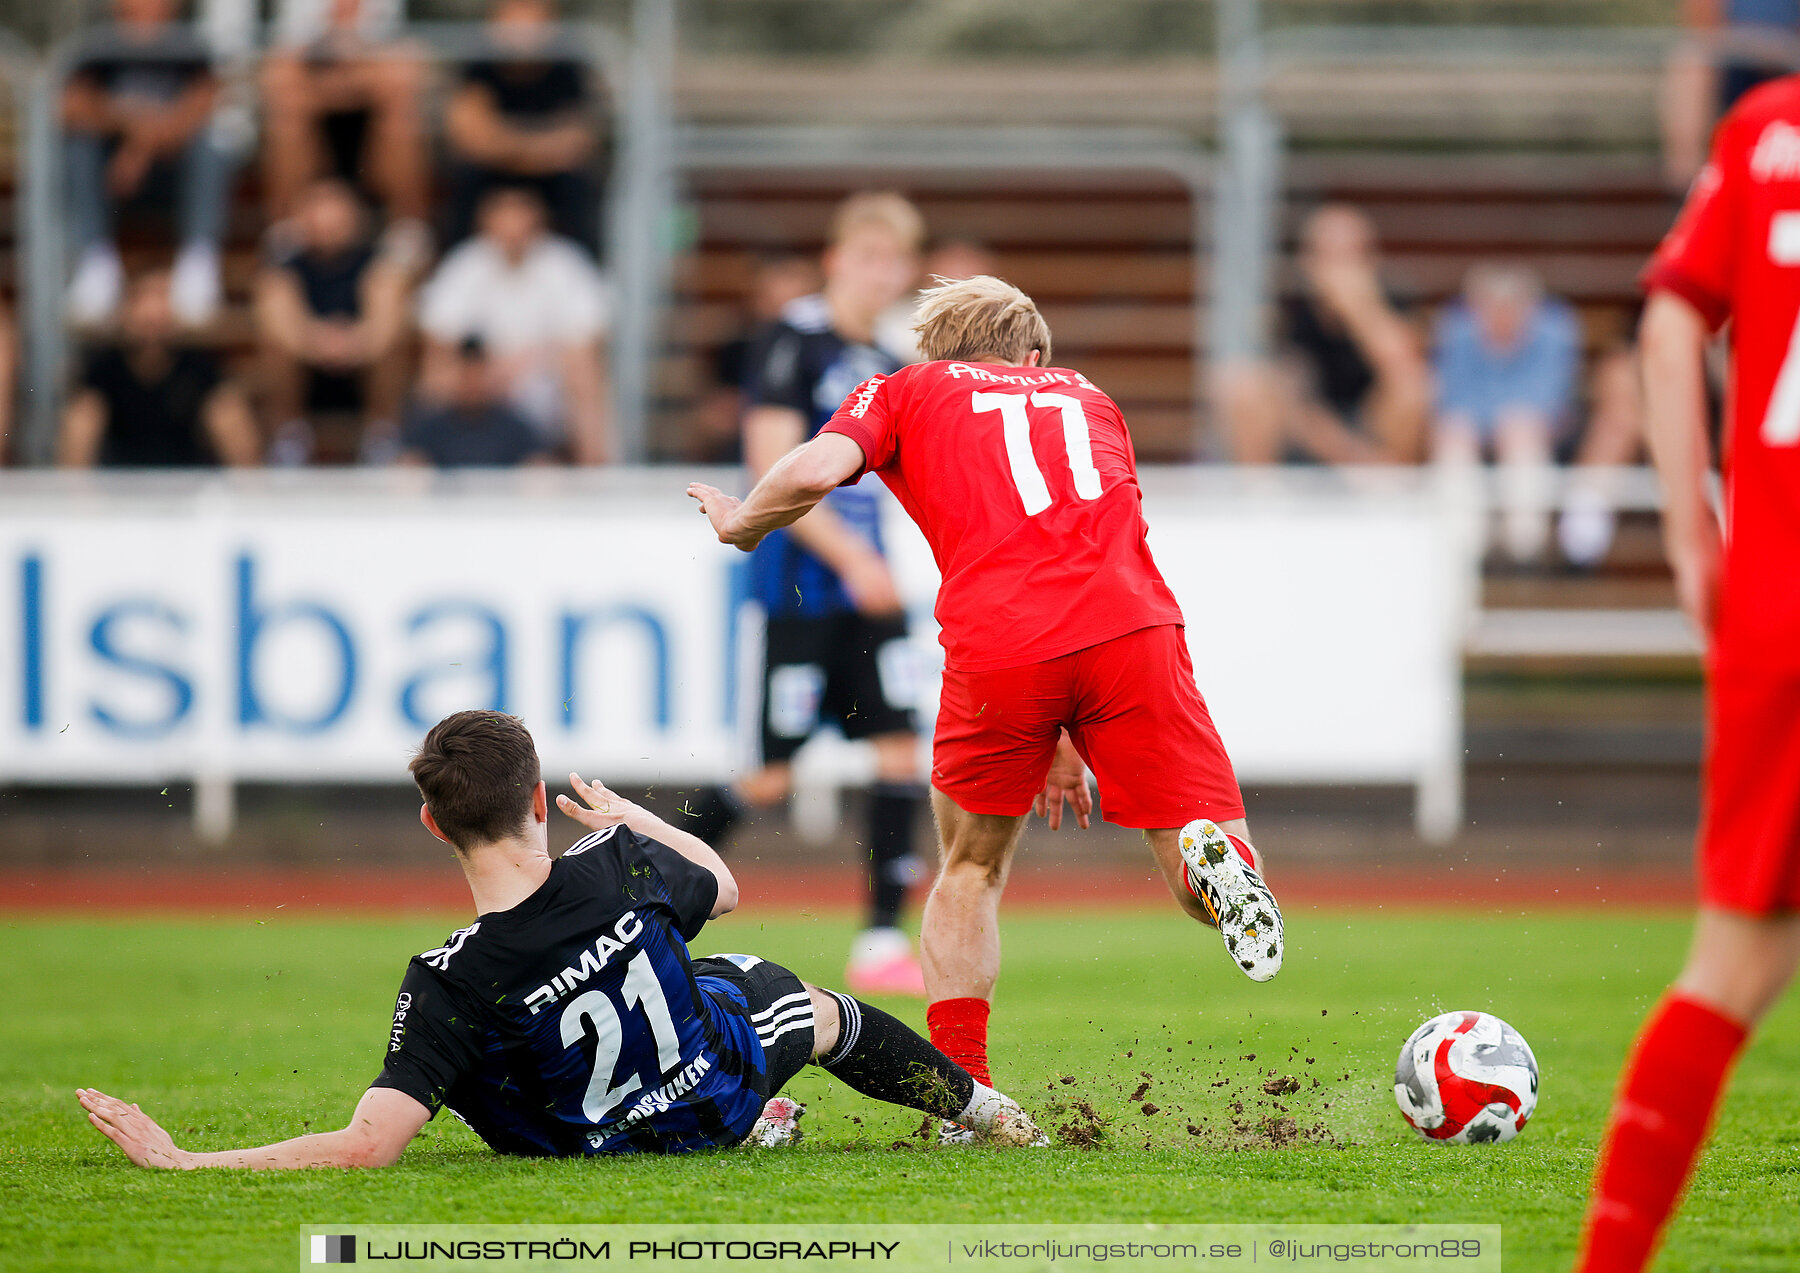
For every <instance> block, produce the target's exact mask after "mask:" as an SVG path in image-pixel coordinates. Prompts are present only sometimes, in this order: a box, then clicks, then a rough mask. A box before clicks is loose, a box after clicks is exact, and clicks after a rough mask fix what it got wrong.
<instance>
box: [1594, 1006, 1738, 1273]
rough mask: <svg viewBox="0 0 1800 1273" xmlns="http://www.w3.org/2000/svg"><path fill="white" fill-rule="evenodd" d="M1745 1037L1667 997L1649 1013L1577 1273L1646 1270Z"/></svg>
mask: <svg viewBox="0 0 1800 1273" xmlns="http://www.w3.org/2000/svg"><path fill="white" fill-rule="evenodd" d="M1748 1034H1749V1031H1748V1030H1746V1029H1745V1028H1744V1027H1743V1026H1742V1025H1740V1024H1739V1023H1738V1022H1736V1021H1733V1020H1732V1019H1731V1018H1730V1017H1727V1016H1725V1015H1724V1014H1723V1013H1721V1012H1720V1011H1719V1010H1718V1009H1716V1008H1712V1007H1709V1006H1708V1005H1706V1004H1704V1003H1702V1002H1700V1001H1699V1000H1698V999H1690V998H1688V997H1687V996H1685V995H1682V994H1680V993H1677V992H1673V991H1671V992H1670V993H1669V995H1668V996H1667V997H1666V998H1664V999H1663V1001H1662V1003H1661V1004H1660V1005H1659V1006H1658V1007H1657V1009H1656V1011H1655V1012H1653V1013H1651V1014H1650V1019H1649V1020H1648V1021H1647V1022H1645V1024H1644V1030H1643V1033H1642V1034H1640V1035H1639V1036H1638V1041H1637V1046H1636V1047H1635V1048H1633V1049H1632V1053H1631V1060H1630V1062H1629V1063H1628V1064H1627V1065H1626V1067H1625V1074H1624V1077H1623V1079H1622V1080H1621V1081H1620V1084H1619V1094H1618V1097H1617V1099H1616V1100H1615V1101H1614V1102H1613V1112H1612V1120H1611V1122H1610V1124H1609V1125H1608V1127H1607V1129H1606V1139H1605V1141H1604V1142H1603V1144H1602V1146H1601V1150H1600V1162H1599V1166H1598V1168H1597V1169H1596V1171H1595V1173H1594V1196H1593V1198H1592V1199H1591V1200H1590V1201H1589V1203H1588V1217H1587V1225H1586V1229H1585V1233H1584V1238H1583V1243H1584V1245H1583V1249H1582V1254H1581V1258H1580V1260H1579V1262H1578V1263H1577V1265H1576V1268H1577V1269H1578V1270H1579V1273H1639V1270H1641V1269H1643V1268H1644V1267H1645V1266H1646V1265H1647V1264H1649V1262H1650V1256H1651V1253H1652V1252H1653V1251H1655V1249H1656V1242H1657V1238H1658V1237H1659V1236H1660V1235H1661V1233H1662V1229H1663V1225H1664V1224H1666V1223H1667V1222H1668V1219H1669V1214H1670V1213H1671V1212H1672V1211H1674V1209H1675V1202H1676V1199H1677V1198H1679V1197H1680V1195H1681V1190H1682V1186H1684V1185H1685V1184H1686V1183H1687V1179H1688V1175H1689V1173H1690V1172H1691V1171H1692V1170H1693V1167H1694V1159H1695V1158H1696V1157H1697V1156H1698V1154H1699V1152H1700V1146H1701V1144H1702V1142H1704V1141H1705V1139H1706V1133H1707V1129H1708V1128H1709V1127H1710V1126H1711V1124H1712V1116H1713V1110H1714V1109H1715V1108H1716V1107H1717V1105H1718V1103H1719V1094H1720V1092H1721V1091H1723V1089H1724V1087H1725V1079H1726V1077H1727V1075H1729V1074H1730V1072H1731V1064H1732V1062H1733V1061H1734V1060H1736V1059H1737V1054H1738V1053H1739V1052H1740V1051H1741V1050H1742V1049H1743V1046H1744V1040H1745V1038H1746V1037H1747V1036H1748Z"/></svg>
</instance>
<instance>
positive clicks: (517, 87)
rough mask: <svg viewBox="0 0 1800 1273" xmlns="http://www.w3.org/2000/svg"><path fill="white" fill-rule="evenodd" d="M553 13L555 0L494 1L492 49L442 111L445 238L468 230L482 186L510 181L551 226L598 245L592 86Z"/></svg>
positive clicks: (597, 137) (457, 238) (465, 73)
mask: <svg viewBox="0 0 1800 1273" xmlns="http://www.w3.org/2000/svg"><path fill="white" fill-rule="evenodd" d="M555 22H556V8H555V6H554V4H553V3H552V2H551V0H496V2H495V4H494V6H493V8H492V9H491V10H490V11H489V16H488V24H487V30H488V34H487V39H488V43H489V45H490V46H491V49H492V52H491V53H490V54H489V55H488V56H486V57H483V58H480V59H477V60H476V61H473V62H470V63H468V64H466V65H465V66H464V67H463V68H462V72H461V82H460V83H459V84H458V85H457V87H456V89H455V91H454V92H453V93H452V94H451V96H450V102H449V105H448V107H447V108H446V110H445V112H444V135H445V140H446V142H447V143H448V145H449V149H450V155H451V159H452V161H453V168H452V171H451V182H452V193H451V203H450V237H449V240H448V241H449V242H451V243H458V242H461V241H462V240H463V239H465V238H467V237H468V236H469V234H470V232H471V231H472V230H473V229H474V225H475V207H476V205H477V204H478V203H479V202H480V201H481V197H482V195H484V194H486V193H487V192H488V191H489V190H492V189H493V188H494V187H495V186H497V185H513V186H528V187H529V188H531V189H532V190H535V191H536V192H537V194H538V197H539V198H540V199H542V200H543V201H544V206H545V207H546V208H547V209H548V210H549V214H550V228H551V229H552V230H554V231H555V232H556V233H557V234H560V235H562V236H563V237H564V238H566V239H573V240H575V241H576V242H577V243H580V244H583V245H584V246H586V247H587V248H588V249H589V250H590V251H593V252H595V253H596V254H598V253H599V251H600V238H599V224H598V218H599V206H600V192H599V186H598V183H597V182H596V180H595V176H594V168H595V160H596V158H597V156H598V154H599V151H600V147H601V140H602V138H601V131H600V119H599V118H598V115H597V113H596V104H595V96H596V94H595V89H594V85H593V84H592V83H591V76H590V74H589V71H588V66H587V64H586V63H585V62H584V61H582V60H581V59H579V58H577V57H573V56H570V55H569V54H567V53H566V52H560V51H559V50H558V47H557V42H556V36H557V28H556V26H555Z"/></svg>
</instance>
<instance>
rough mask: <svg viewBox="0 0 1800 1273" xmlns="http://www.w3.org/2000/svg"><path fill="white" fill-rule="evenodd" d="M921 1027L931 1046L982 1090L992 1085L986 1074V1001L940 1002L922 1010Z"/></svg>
mask: <svg viewBox="0 0 1800 1273" xmlns="http://www.w3.org/2000/svg"><path fill="white" fill-rule="evenodd" d="M925 1025H926V1028H927V1029H929V1030H930V1031H931V1042H932V1046H934V1047H935V1048H937V1050H938V1051H940V1052H942V1053H943V1054H944V1055H945V1056H947V1057H949V1058H950V1059H951V1060H952V1061H955V1062H956V1063H957V1064H958V1065H960V1066H962V1067H963V1069H965V1070H967V1071H968V1072H969V1075H970V1077H971V1078H973V1079H974V1080H975V1081H976V1082H977V1083H980V1084H983V1085H984V1086H986V1087H992V1086H993V1085H994V1080H993V1077H992V1076H991V1075H990V1074H989V1073H988V1056H987V1028H988V1001H987V1000H986V999H940V1000H938V1001H937V1002H936V1003H934V1004H932V1005H931V1006H930V1007H929V1008H927V1009H925Z"/></svg>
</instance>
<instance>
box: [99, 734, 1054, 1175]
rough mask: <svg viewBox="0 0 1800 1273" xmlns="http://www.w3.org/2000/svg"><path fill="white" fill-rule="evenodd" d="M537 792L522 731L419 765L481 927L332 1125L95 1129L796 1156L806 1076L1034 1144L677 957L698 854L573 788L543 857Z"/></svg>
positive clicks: (212, 1161)
mask: <svg viewBox="0 0 1800 1273" xmlns="http://www.w3.org/2000/svg"><path fill="white" fill-rule="evenodd" d="M538 773H539V769H538V757H537V749H536V747H535V746H534V744H533V743H532V740H531V735H530V734H529V733H527V732H526V730H525V727H524V725H523V724H522V723H521V722H520V721H519V720H518V719H517V718H516V717H513V716H507V715H505V714H503V713H500V712H491V711H468V712H458V713H456V714H455V715H453V716H450V717H447V718H445V719H444V720H442V721H440V722H439V723H438V724H437V725H436V726H435V727H434V728H433V729H432V730H431V732H430V733H429V734H428V735H426V738H425V742H424V745H423V746H422V747H421V748H420V749H419V753H418V755H417V756H416V757H414V759H413V762H412V774H413V778H414V780H415V781H416V782H417V783H418V786H419V791H420V794H421V795H423V797H424V800H425V804H424V807H423V808H422V809H421V810H420V814H419V816H420V819H421V820H422V821H423V822H424V824H425V826H426V828H427V829H428V830H430V832H431V833H432V834H433V835H435V836H437V837H438V838H439V839H441V840H444V841H446V842H448V843H449V844H450V845H451V846H452V847H453V848H454V849H455V851H456V857H457V861H458V863H459V864H460V865H461V866H462V869H463V874H464V875H465V876H466V877H467V878H468V882H469V891H470V893H471V894H472V895H473V897H474V901H475V909H476V911H477V912H478V918H477V919H476V920H475V922H474V923H472V924H470V925H469V926H468V927H466V928H462V929H458V930H457V931H456V932H455V933H453V934H451V936H450V938H449V940H448V941H446V942H445V943H444V944H443V945H442V946H439V947H437V948H436V949H435V950H428V951H426V952H425V953H424V954H422V955H418V956H416V957H415V958H414V959H413V961H412V963H411V965H410V966H409V967H408V968H407V971H406V977H405V979H404V980H403V981H402V982H401V984H400V994H399V998H398V999H397V1001H396V1002H395V1006H394V1020H393V1026H392V1029H391V1031H390V1033H389V1036H388V1042H387V1052H386V1063H385V1066H384V1068H383V1069H382V1071H381V1074H380V1075H379V1076H378V1077H377V1078H376V1080H375V1082H374V1083H373V1084H372V1085H371V1086H370V1088H369V1089H368V1091H367V1092H365V1093H364V1094H363V1098H362V1100H361V1101H360V1102H359V1103H358V1105H357V1107H356V1112H355V1113H354V1114H353V1115H352V1116H351V1119H350V1123H349V1125H348V1126H346V1127H344V1128H343V1129H341V1130H339V1131H332V1132H321V1133H315V1134H313V1135H307V1136H298V1137H295V1138H294V1139H292V1140H285V1141H281V1142H279V1143H277V1144H273V1145H263V1146H259V1147H256V1148H252V1149H235V1150H226V1151H222V1152H217V1153H195V1152H191V1151H188V1150H184V1149H181V1148H179V1147H177V1146H176V1144H175V1142H174V1141H173V1140H172V1139H171V1138H170V1136H169V1133H168V1132H166V1131H164V1130H163V1129H162V1127H160V1126H158V1125H157V1123H156V1122H155V1121H154V1120H153V1119H152V1118H151V1117H150V1116H149V1115H147V1114H145V1113H144V1112H143V1111H142V1110H141V1109H139V1108H138V1107H137V1106H136V1105H129V1104H126V1103H125V1102H124V1101H121V1100H118V1099H116V1098H114V1097H111V1096H108V1095H106V1094H105V1093H103V1092H97V1091H93V1090H91V1089H82V1090H81V1091H80V1092H79V1093H78V1096H79V1099H80V1101H81V1105H82V1108H83V1109H85V1110H86V1111H87V1113H88V1118H89V1121H90V1122H92V1123H93V1125H94V1126H95V1127H96V1128H98V1129H99V1130H100V1131H101V1132H103V1133H104V1134H105V1135H106V1136H107V1137H109V1138H110V1139H111V1140H112V1141H113V1142H114V1143H115V1144H117V1145H118V1146H119V1148H120V1149H122V1150H124V1151H125V1154H126V1156H127V1157H128V1158H130V1159H131V1161H132V1162H134V1163H137V1164H138V1165H139V1166H141V1167H182V1168H191V1167H251V1168H276V1167H326V1166H332V1167H381V1166H386V1165H388V1164H390V1163H393V1162H395V1161H396V1160H397V1159H399V1157H400V1155H401V1153H402V1151H404V1150H405V1148H406V1146H407V1144H408V1143H409V1142H410V1141H411V1140H412V1138H413V1137H414V1136H415V1135H416V1134H417V1133H418V1131H419V1129H420V1128H421V1127H423V1126H424V1125H425V1123H426V1122H427V1121H428V1120H429V1119H430V1118H431V1117H432V1116H433V1115H434V1114H435V1113H436V1112H437V1111H438V1109H439V1108H440V1107H443V1106H448V1107H449V1108H450V1109H451V1111H452V1112H454V1113H455V1114H457V1115H458V1116H459V1117H460V1118H461V1119H462V1120H463V1121H464V1122H466V1123H467V1124H468V1125H469V1126H470V1127H471V1128H473V1129H474V1130H475V1132H476V1133H477V1134H478V1135H479V1136H480V1137H481V1138H482V1139H483V1140H485V1141H486V1142H487V1143H488V1144H489V1145H490V1146H492V1147H493V1148H494V1149H496V1150H499V1151H500V1152H502V1153H512V1154H533V1155H556V1156H574V1155H579V1154H614V1153H633V1152H648V1153H680V1152H683V1151H686V1150H693V1149H706V1148H711V1147H715V1146H727V1145H738V1144H742V1143H745V1142H746V1141H749V1142H750V1143H760V1144H777V1143H781V1142H782V1141H784V1140H788V1139H792V1138H793V1136H794V1133H795V1128H794V1119H795V1117H797V1114H798V1107H797V1106H795V1104H794V1102H792V1101H789V1100H785V1099H784V1100H780V1101H775V1100H771V1098H772V1097H774V1096H775V1094H776V1093H777V1092H779V1091H780V1090H781V1087H782V1085H783V1084H785V1083H786V1082H787V1081H788V1080H789V1079H791V1078H793V1077H794V1076H795V1075H796V1074H798V1073H799V1071H800V1068H801V1067H802V1066H803V1065H805V1064H806V1062H807V1061H808V1060H811V1061H813V1062H814V1063H816V1064H818V1065H821V1066H823V1067H825V1068H826V1069H827V1070H829V1071H830V1072H831V1073H832V1075H833V1076H835V1077H837V1078H839V1079H842V1080H843V1081H844V1083H845V1084H846V1085H847V1086H849V1087H851V1088H854V1089H855V1090H857V1091H859V1092H862V1093H864V1094H866V1095H869V1096H873V1097H876V1098H877V1099H880V1100H886V1101H891V1102H893V1103H895V1104H898V1105H905V1106H908V1107H910V1108H913V1109H917V1110H922V1111H925V1112H927V1113H930V1114H934V1115H937V1116H939V1117H943V1118H948V1119H951V1120H953V1121H957V1122H960V1123H962V1124H963V1125H964V1126H968V1127H971V1128H973V1129H974V1130H976V1131H977V1133H978V1134H980V1135H981V1136H982V1137H984V1138H985V1139H987V1140H989V1141H990V1142H992V1143H994V1144H1002V1145H1029V1144H1033V1143H1043V1141H1042V1137H1041V1135H1040V1133H1039V1132H1038V1130H1037V1128H1036V1127H1035V1126H1034V1125H1033V1124H1032V1121H1031V1119H1030V1117H1029V1116H1027V1115H1026V1114H1025V1113H1024V1112H1023V1111H1022V1110H1021V1109H1020V1108H1019V1106H1018V1105H1017V1104H1016V1103H1015V1102H1013V1101H1012V1100H1011V1098H1009V1097H1006V1096H1003V1095H1001V1094H1000V1093H999V1092H996V1091H994V1090H993V1089H992V1088H990V1087H986V1086H985V1085H983V1084H980V1083H977V1082H976V1081H975V1080H974V1079H973V1078H971V1077H970V1076H969V1073H968V1071H966V1070H964V1069H963V1068H962V1067H961V1066H959V1065H957V1064H956V1063H955V1062H954V1061H952V1060H950V1059H949V1058H948V1057H946V1056H945V1055H944V1054H943V1053H941V1052H939V1051H938V1050H937V1049H936V1048H934V1047H932V1046H931V1044H929V1043H927V1042H926V1041H925V1040H924V1039H922V1038H920V1037H919V1036H918V1035H917V1034H916V1033H914V1032H913V1031H912V1030H911V1029H909V1028H908V1027H907V1026H905V1025H903V1024H902V1023H901V1022H899V1021H897V1020H895V1019H894V1018H893V1017H890V1016H888V1015H887V1014H886V1013H884V1012H881V1011H880V1010H878V1009H875V1008H871V1007H869V1006H868V1005H866V1004H862V1003H859V1002H857V1001H856V1000H855V999H852V998H850V997H849V996H847V995H841V994H837V993H835V992H833V991H829V990H821V989H819V988H818V987H816V986H809V985H807V984H805V983H804V982H802V981H801V980H800V979H799V978H798V977H796V976H795V975H794V974H793V973H791V972H789V971H788V970H787V969H785V968H782V967H780V966H778V965H776V964H772V963H770V962H768V961H767V960H762V959H757V958H756V957H754V956H751V955H716V956H713V957H711V958H707V959H698V960H695V959H690V958H689V956H688V950H687V943H688V942H689V941H691V940H692V939H693V938H694V937H695V936H697V935H698V934H699V932H700V929H701V926H702V925H704V924H705V923H706V921H707V920H708V919H712V918H716V917H717V916H719V915H723V914H724V913H725V912H726V911H729V910H731V909H732V908H733V907H734V906H735V905H736V904H737V884H736V882H735V881H733V879H732V877H731V872H730V871H729V870H727V869H726V867H725V865H724V863H723V862H721V861H720V859H719V856H718V855H717V854H716V853H714V852H713V851H712V850H711V849H710V848H708V847H707V846H706V845H705V844H704V843H702V842H701V841H700V840H698V839H696V838H695V837H694V836H691V835H689V834H687V833H686V832H683V831H679V830H676V829H675V828H674V827H671V826H669V825H668V824H667V823H665V822H663V821H662V820H661V819H659V818H657V817H656V816H655V815H653V814H651V813H649V812H648V811H646V810H644V809H642V808H640V807H638V806H637V805H634V804H632V803H631V802H629V801H627V800H625V799H623V798H622V797H620V796H618V795H616V794H614V793H613V792H611V791H608V790H607V789H606V788H605V787H604V786H600V785H598V784H594V785H590V784H588V783H586V782H584V781H582V779H580V778H579V777H577V776H575V775H573V774H571V775H570V781H571V782H572V783H573V784H574V789H575V792H576V794H577V795H579V796H580V797H581V799H582V800H583V801H585V802H586V803H585V804H581V803H577V802H576V801H574V800H571V799H570V798H569V797H567V796H558V797H557V806H558V808H560V809H561V810H562V812H563V813H565V814H567V815H568V816H569V817H570V818H573V819H574V820H575V821H577V822H579V823H581V824H582V825H583V826H584V827H587V828H589V829H590V830H591V831H592V832H593V834H591V835H589V836H588V837H587V838H586V839H584V840H582V841H581V842H580V843H578V844H576V845H575V846H574V847H573V848H571V849H569V850H568V851H567V852H566V853H564V854H563V855H562V856H561V857H559V858H554V859H553V858H551V856H550V850H549V840H548V823H549V816H550V815H549V806H548V802H547V797H546V792H545V786H544V783H543V781H542V780H541V779H540V778H539V776H538ZM765 1104H767V1105H768V1107H769V1108H768V1109H767V1111H766V1112H765Z"/></svg>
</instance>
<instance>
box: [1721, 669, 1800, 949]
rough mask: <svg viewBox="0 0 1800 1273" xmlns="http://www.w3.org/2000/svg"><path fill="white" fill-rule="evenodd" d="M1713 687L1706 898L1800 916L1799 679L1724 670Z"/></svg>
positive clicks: (1751, 910) (1731, 906) (1734, 907)
mask: <svg viewBox="0 0 1800 1273" xmlns="http://www.w3.org/2000/svg"><path fill="white" fill-rule="evenodd" d="M1709 689H1710V694H1709V696H1708V700H1707V716H1708V719H1707V749H1706V783H1705V792H1706V794H1705V800H1704V808H1703V809H1702V812H1701V817H1700V895H1701V898H1702V900H1703V901H1704V902H1705V903H1706V904H1707V905H1709V906H1716V907H1719V908H1720V909H1722V910H1730V911H1743V912H1746V913H1748V914H1751V915H1769V914H1772V913H1774V912H1777V911H1792V910H1800V674H1796V673H1794V672H1791V671H1758V670H1753V669H1742V668H1735V669H1734V668H1726V669H1723V670H1721V669H1719V668H1717V667H1715V668H1714V669H1713V671H1712V676H1711V684H1710V686H1709Z"/></svg>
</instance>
